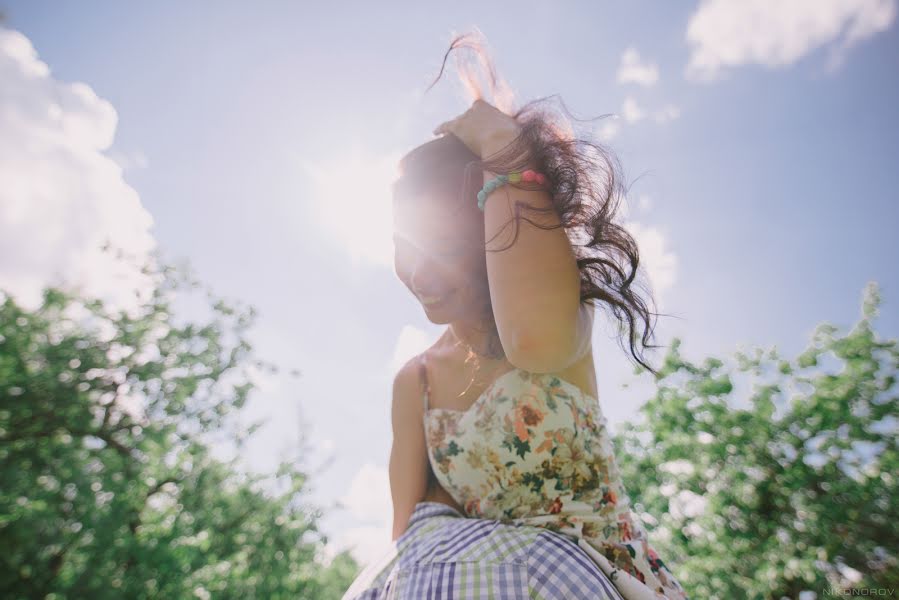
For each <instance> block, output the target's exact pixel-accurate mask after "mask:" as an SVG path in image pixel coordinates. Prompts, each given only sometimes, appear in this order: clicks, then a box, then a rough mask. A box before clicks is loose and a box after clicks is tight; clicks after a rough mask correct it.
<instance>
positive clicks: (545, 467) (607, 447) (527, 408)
mask: <svg viewBox="0 0 899 600" xmlns="http://www.w3.org/2000/svg"><path fill="white" fill-rule="evenodd" d="M420 366H421V377H422V381H423V384H424V402H425V412H424V428H425V439H426V442H427V449H428V457H429V460H430V464H431V468H432V469H433V471H434V475H435V477H436V478H437V480H438V481H439V482H440V484H441V485H442V486H443V488H444V489H445V490H446V491H447V492H448V493H449V494H450V495H451V496H452V497H453V498H454V499H455V500H456V502H458V503H459V505H460V506H462V507H463V508H464V511H465V513H466V515H467V516H469V517H477V518H486V519H496V520H500V521H505V522H510V523H515V524H525V525H536V526H540V527H546V528H547V529H550V530H553V531H555V532H557V533H559V534H562V535H566V536H568V537H569V538H571V539H572V540H575V541H577V543H578V544H579V545H580V546H581V547H582V548H583V549H584V551H585V552H586V553H587V554H588V555H589V556H590V557H591V558H593V560H594V561H595V562H596V563H597V565H598V566H599V567H600V568H601V569H602V570H603V572H604V573H605V574H606V576H607V577H608V578H609V579H610V580H611V581H612V583H613V584H615V586H616V588H617V589H618V591H619V592H620V593H621V595H622V596H624V597H625V598H627V599H628V600H650V599H651V600H661V599H668V600H685V599H686V598H687V595H686V593H685V591H684V589H683V588H682V587H681V585H680V583H679V582H678V581H677V579H676V578H675V577H674V575H673V574H672V572H671V571H670V570H669V569H668V567H667V566H666V565H665V563H664V562H662V559H661V558H660V557H659V556H658V554H657V553H656V552H655V550H654V549H653V548H652V546H651V544H650V543H649V540H648V536H647V532H646V530H645V529H644V527H643V524H642V522H641V521H640V520H639V517H638V516H637V515H636V514H634V513H633V512H632V511H631V508H630V498H629V497H628V496H627V494H626V491H625V489H624V486H623V484H622V482H621V476H620V474H619V471H618V466H617V464H616V462H615V456H614V451H613V448H612V443H611V439H610V436H609V432H608V430H607V427H606V424H607V422H606V419H605V416H604V415H603V414H602V412H601V410H600V406H599V402H598V401H597V400H596V399H595V398H593V397H592V396H589V395H587V394H585V393H584V392H583V391H582V390H581V389H580V388H579V387H577V386H576V385H574V384H572V383H570V382H567V381H565V380H562V379H560V378H558V377H556V376H553V375H551V374H545V373H544V374H540V373H531V372H528V371H524V370H522V369H514V370H512V371H509V372H507V373H505V374H503V375H501V376H500V377H499V378H497V380H496V381H494V382H493V383H492V384H491V385H490V387H489V388H488V389H487V390H486V391H485V392H484V393H483V394H482V395H481V396H480V397H479V398H478V399H477V400H476V401H475V402H474V403H473V404H472V405H471V406H470V407H469V408H468V410H465V411H460V410H455V409H441V408H431V407H429V406H428V396H429V391H430V390H429V388H428V383H427V368H426V366H425V363H424V355H422V362H421V363H420Z"/></svg>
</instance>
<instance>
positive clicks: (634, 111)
mask: <svg viewBox="0 0 899 600" xmlns="http://www.w3.org/2000/svg"><path fill="white" fill-rule="evenodd" d="M621 114H622V116H623V117H624V120H625V121H627V122H628V123H636V122H637V121H640V120H642V119H643V117H645V116H646V113H645V112H644V111H643V109H642V108H640V107H639V106H638V105H637V101H636V100H634V99H633V98H631V97H630V96H628V97H627V98H625V99H624V104H623V105H622V106H621Z"/></svg>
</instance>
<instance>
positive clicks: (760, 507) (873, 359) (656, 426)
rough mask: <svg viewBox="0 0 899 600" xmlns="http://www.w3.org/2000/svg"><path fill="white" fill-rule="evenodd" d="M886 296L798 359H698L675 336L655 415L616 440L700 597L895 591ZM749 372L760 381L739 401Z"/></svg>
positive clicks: (892, 407)
mask: <svg viewBox="0 0 899 600" xmlns="http://www.w3.org/2000/svg"><path fill="white" fill-rule="evenodd" d="M879 303H880V298H879V295H878V293H877V288H876V286H875V285H874V284H869V286H868V288H867V289H866V291H865V294H864V300H863V307H862V318H861V319H860V321H859V322H858V323H857V324H856V325H855V326H854V327H853V328H852V329H851V330H850V331H849V332H848V333H846V334H844V335H839V333H838V331H837V328H835V327H833V326H832V325H829V324H822V325H820V326H819V327H818V328H817V329H816V331H815V333H814V335H813V339H812V343H811V345H810V346H809V347H808V349H807V350H805V351H804V352H802V353H801V354H800V355H799V356H798V357H797V358H796V359H795V360H792V361H790V360H786V359H782V358H780V357H779V356H778V355H777V352H776V350H774V349H771V350H770V351H768V352H763V351H762V350H760V349H756V350H755V352H754V353H742V352H738V353H737V354H736V357H735V358H736V363H737V367H736V370H734V369H733V368H726V367H725V365H724V364H723V362H722V361H720V360H718V359H714V358H712V359H708V360H706V361H705V362H704V363H703V364H701V365H698V364H694V363H691V362H689V361H687V360H686V359H685V358H684V357H682V356H681V354H680V352H679V346H680V340H677V339H676V340H674V343H673V344H672V345H671V347H670V349H669V352H668V354H667V356H666V357H665V363H664V369H663V370H662V372H661V373H660V377H659V378H658V380H657V393H656V395H655V397H654V398H652V399H651V400H650V401H649V402H647V403H646V405H645V406H644V407H643V408H642V412H643V413H644V415H645V417H646V419H645V421H646V424H645V425H643V424H640V425H630V424H629V425H627V426H626V427H625V428H624V429H623V430H622V432H621V433H620V434H619V435H618V436H617V437H616V440H615V445H616V450H617V453H618V457H619V462H620V465H621V468H622V473H623V475H624V477H625V481H626V483H627V488H628V492H629V494H630V495H631V496H632V497H633V498H635V499H639V501H640V502H639V504H637V505H636V507H637V508H638V510H640V511H646V512H647V513H649V515H651V516H659V517H661V518H660V520H659V523H658V524H657V525H655V527H653V526H652V525H654V523H653V522H652V519H651V518H647V519H646V523H647V528H648V529H649V530H650V532H651V533H650V536H651V537H652V538H653V539H654V540H657V541H656V544H657V545H658V546H659V547H660V553H661V555H662V556H665V557H669V556H670V557H671V558H670V559H669V560H670V562H671V563H672V564H673V565H674V570H675V574H676V575H677V576H678V579H680V580H681V582H682V583H683V584H684V586H685V587H686V588H687V590H688V592H690V595H691V597H693V598H720V599H730V598H750V599H762V598H771V599H779V598H798V597H799V594H800V592H801V591H803V590H813V591H815V592H817V594H818V597H819V598H821V597H826V594H827V592H829V591H830V590H831V588H833V587H839V588H841V589H843V590H845V589H846V588H855V589H858V590H861V589H863V588H880V589H881V590H884V593H888V590H889V589H896V588H897V587H899V561H897V557H896V549H897V548H899V510H897V509H899V486H897V477H899V452H897V444H899V441H897V439H899V438H897V433H896V425H897V421H896V418H897V414H899V413H897V401H899V394H897V389H896V373H897V357H899V351H897V346H896V340H888V341H884V340H880V339H878V338H877V336H876V335H875V333H874V331H873V329H872V325H871V322H872V320H873V319H874V317H875V316H876V312H877V306H878V305H879ZM829 362H830V363H835V364H836V365H837V366H839V367H840V369H839V370H836V369H834V368H833V367H830V366H826V365H827V364H828V363H829ZM739 376H745V378H746V379H750V378H752V379H754V381H753V384H754V385H753V386H752V390H751V392H750V393H749V394H748V396H749V397H748V402H747V401H746V398H742V397H741V398H738V400H739V404H740V406H737V404H738V403H737V402H734V400H735V399H734V398H729V396H732V395H733V390H734V385H733V384H734V382H735V381H739V380H740V378H739ZM738 387H739V386H738ZM866 450H867V451H866ZM846 567H849V569H854V570H855V571H857V572H858V574H859V575H860V579H858V580H857V581H853V575H856V574H855V573H854V572H853V571H851V570H847V569H846ZM856 577H858V575H856ZM872 595H874V594H872Z"/></svg>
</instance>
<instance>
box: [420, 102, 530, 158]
mask: <svg viewBox="0 0 899 600" xmlns="http://www.w3.org/2000/svg"><path fill="white" fill-rule="evenodd" d="M443 133H452V134H453V135H455V136H456V137H457V138H459V139H460V140H462V142H463V143H464V144H465V145H466V146H468V148H469V149H470V150H471V151H472V152H474V153H475V154H477V155H478V157H479V158H486V157H489V156H491V155H493V154H496V153H497V152H499V151H500V150H502V149H503V148H505V147H506V146H507V145H508V144H510V143H511V142H512V140H514V139H515V138H516V137H518V135H519V134H520V133H521V126H520V125H519V124H518V122H517V121H515V119H513V118H512V117H510V116H509V115H507V114H506V113H504V112H502V111H501V110H499V109H498V108H496V107H495V106H493V105H492V104H490V103H488V102H485V101H484V100H481V99H480V98H479V99H477V100H475V101H474V103H472V105H471V108H469V109H468V110H467V111H465V112H464V113H462V114H461V115H459V116H458V117H456V118H455V119H452V120H451V121H446V122H445V123H442V124H441V125H440V126H438V127H437V129H435V130H434V135H440V134H443Z"/></svg>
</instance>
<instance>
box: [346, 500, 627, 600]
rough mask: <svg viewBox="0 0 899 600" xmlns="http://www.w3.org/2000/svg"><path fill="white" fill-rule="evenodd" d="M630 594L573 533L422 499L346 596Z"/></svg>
mask: <svg viewBox="0 0 899 600" xmlns="http://www.w3.org/2000/svg"><path fill="white" fill-rule="evenodd" d="M481 598H484V599H488V598H489V599H490V600H568V599H596V600H623V599H622V597H621V595H620V594H619V593H618V592H617V591H616V590H615V586H614V585H612V583H611V582H610V581H609V580H608V578H607V577H606V576H605V574H603V572H602V571H600V569H599V567H597V566H596V563H594V562H593V561H592V560H591V559H590V557H588V556H587V555H586V554H585V553H584V551H583V550H581V549H580V548H579V547H578V546H577V544H576V543H575V542H573V541H572V540H571V539H569V538H567V537H565V536H562V535H559V534H556V533H554V532H551V531H548V530H546V529H543V528H541V527H532V526H523V525H522V526H516V525H512V524H508V523H501V522H499V521H493V520H487V519H469V518H465V517H464V516H463V515H462V514H461V513H460V512H458V511H457V510H455V509H454V508H452V507H451V506H447V505H445V504H441V503H439V502H419V503H418V504H417V505H416V507H415V512H414V513H413V514H412V517H411V518H410V520H409V527H408V529H407V530H406V532H405V533H404V534H403V535H402V536H401V537H400V538H399V539H397V540H396V542H394V543H393V544H392V545H391V546H390V551H389V552H387V553H386V554H385V555H384V556H383V557H382V558H381V559H380V560H378V561H376V562H373V563H371V564H370V565H368V567H367V568H365V569H364V570H363V571H362V573H360V574H359V576H358V577H357V578H356V580H355V581H354V582H353V585H352V586H351V587H350V589H349V590H347V592H346V594H344V596H343V600H480V599H481Z"/></svg>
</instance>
